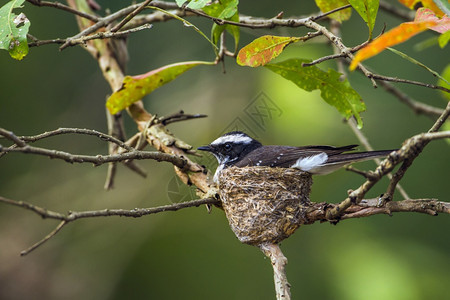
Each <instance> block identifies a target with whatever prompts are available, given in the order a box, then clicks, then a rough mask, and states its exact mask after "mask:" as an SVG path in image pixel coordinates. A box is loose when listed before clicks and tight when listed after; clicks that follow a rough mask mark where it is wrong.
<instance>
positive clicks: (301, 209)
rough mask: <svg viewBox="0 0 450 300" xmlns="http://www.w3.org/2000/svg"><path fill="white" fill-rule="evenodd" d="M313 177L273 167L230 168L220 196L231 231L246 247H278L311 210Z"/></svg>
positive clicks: (224, 174)
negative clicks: (277, 244)
mask: <svg viewBox="0 0 450 300" xmlns="http://www.w3.org/2000/svg"><path fill="white" fill-rule="evenodd" d="M311 184H312V178H311V174H309V173H305V172H302V171H300V170H295V169H288V168H270V167H244V168H236V167H231V168H227V169H224V170H222V171H221V172H220V175H219V193H220V197H221V200H222V205H223V208H224V210H225V214H226V216H227V218H228V221H229V223H230V226H231V229H232V230H233V232H234V233H235V235H236V236H237V237H238V239H239V240H240V241H241V242H242V243H245V244H250V245H261V244H264V243H279V242H281V241H282V240H283V239H285V238H287V237H288V236H290V235H291V234H293V233H294V231H295V230H296V229H297V228H298V227H299V226H300V224H301V223H302V219H303V218H304V216H305V213H306V209H307V208H308V207H309V206H310V204H311V202H310V200H309V193H310V190H311Z"/></svg>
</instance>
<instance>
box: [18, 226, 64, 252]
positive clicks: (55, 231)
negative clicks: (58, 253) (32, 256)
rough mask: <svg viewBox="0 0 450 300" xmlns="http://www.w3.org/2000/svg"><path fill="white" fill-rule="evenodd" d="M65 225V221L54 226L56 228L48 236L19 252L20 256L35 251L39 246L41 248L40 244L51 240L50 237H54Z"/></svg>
mask: <svg viewBox="0 0 450 300" xmlns="http://www.w3.org/2000/svg"><path fill="white" fill-rule="evenodd" d="M66 224H67V221H61V222H60V223H59V224H58V226H56V228H55V229H54V230H53V231H52V232H50V233H49V234H47V235H46V236H45V237H44V238H43V239H42V240H40V241H38V242H37V243H35V244H33V245H32V246H31V247H29V248H27V249H25V250H23V251H21V252H20V256H25V255H27V254H28V253H30V252H31V251H33V250H35V249H36V248H38V247H39V246H41V245H42V244H44V243H45V242H46V241H48V240H49V239H51V238H52V237H54V236H55V235H56V234H57V233H58V232H59V231H60V230H61V229H62V228H63V227H64V225H66Z"/></svg>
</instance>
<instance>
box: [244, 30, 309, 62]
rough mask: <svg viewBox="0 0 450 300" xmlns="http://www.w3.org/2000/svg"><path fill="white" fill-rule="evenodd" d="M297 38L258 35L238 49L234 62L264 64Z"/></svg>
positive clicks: (296, 40) (297, 39)
mask: <svg viewBox="0 0 450 300" xmlns="http://www.w3.org/2000/svg"><path fill="white" fill-rule="evenodd" d="M299 40H301V38H298V37H283V36H273V35H265V36H262V37H259V38H257V39H256V40H254V41H253V42H251V43H250V44H248V45H247V46H245V47H243V48H242V49H241V50H240V51H239V53H238V56H237V59H236V62H237V63H238V64H239V65H241V66H249V67H259V66H264V65H265V64H267V63H268V62H270V61H271V60H272V59H274V58H275V57H277V56H278V55H280V54H281V52H283V49H284V48H285V47H286V46H287V45H289V44H291V43H295V42H298V41H299Z"/></svg>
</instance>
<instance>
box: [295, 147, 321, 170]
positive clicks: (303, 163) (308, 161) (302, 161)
mask: <svg viewBox="0 0 450 300" xmlns="http://www.w3.org/2000/svg"><path fill="white" fill-rule="evenodd" d="M327 160H328V155H327V154H326V153H325V152H321V153H320V154H316V155H312V156H307V157H302V158H299V159H298V160H297V161H296V162H295V164H293V165H292V166H291V168H296V169H300V170H302V171H306V172H307V171H310V170H311V169H314V168H317V167H318V166H320V165H322V164H323V163H325V162H326V161H327Z"/></svg>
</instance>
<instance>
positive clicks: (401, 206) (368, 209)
mask: <svg viewBox="0 0 450 300" xmlns="http://www.w3.org/2000/svg"><path fill="white" fill-rule="evenodd" d="M0 202H3V203H5V204H8V205H13V206H17V207H20V208H23V209H26V210H30V211H32V212H34V213H36V214H38V215H39V216H41V217H42V218H44V219H45V218H47V219H56V220H60V221H61V223H60V224H59V225H58V226H57V227H56V228H55V229H54V230H53V231H52V232H51V233H49V234H48V235H47V236H46V237H45V238H43V239H42V240H41V241H39V242H37V243H36V244H34V245H33V246H31V247H30V248H28V249H27V250H24V251H22V253H21V255H26V254H28V253H30V252H31V251H33V250H34V249H36V248H37V247H39V246H41V245H42V244H43V243H45V242H46V241H48V240H49V239H50V238H52V237H53V236H55V235H56V234H57V233H58V232H59V231H60V230H61V229H62V228H63V227H64V226H65V225H67V224H68V223H70V222H72V221H76V220H79V219H85V218H96V217H111V216H120V217H131V218H139V217H143V216H146V215H150V214H157V213H162V212H166V211H177V210H180V209H184V208H188V207H198V206H200V205H204V204H207V205H216V206H219V207H220V205H221V202H220V200H218V199H216V198H215V197H209V198H204V199H197V200H192V201H187V202H181V203H175V204H170V205H164V206H158V207H151V208H134V209H131V210H126V209H103V210H94V211H78V212H76V211H74V212H69V213H68V214H62V213H59V212H55V211H51V210H48V209H46V208H43V207H39V206H37V205H33V204H31V203H28V202H24V201H16V200H11V199H7V198H4V197H2V196H0ZM338 206H339V204H328V203H325V202H322V203H314V204H313V205H312V206H311V207H310V208H309V209H308V212H307V214H306V216H305V218H304V219H303V220H302V224H304V225H308V224H313V223H315V222H316V221H330V222H333V223H335V222H336V220H337V219H336V218H334V217H331V218H330V216H332V214H330V213H329V212H330V211H332V210H334V209H336V207H338ZM393 212H418V213H426V214H430V215H437V214H438V213H447V214H450V203H449V202H442V201H438V200H436V199H407V200H403V201H390V202H385V203H383V204H382V206H380V202H379V199H367V200H361V202H360V203H359V204H354V205H351V206H350V207H349V208H348V209H347V210H346V211H345V212H343V214H342V215H341V216H340V220H346V219H352V218H361V217H369V216H372V215H376V214H389V215H390V214H391V213H393ZM280 274H282V273H280ZM280 286H281V285H280Z"/></svg>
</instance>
